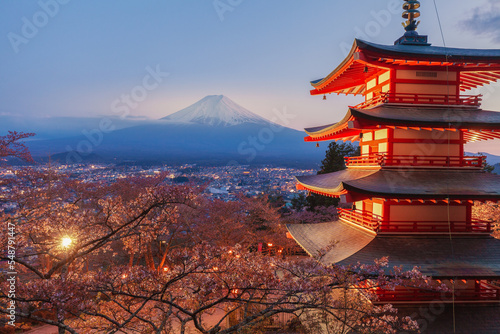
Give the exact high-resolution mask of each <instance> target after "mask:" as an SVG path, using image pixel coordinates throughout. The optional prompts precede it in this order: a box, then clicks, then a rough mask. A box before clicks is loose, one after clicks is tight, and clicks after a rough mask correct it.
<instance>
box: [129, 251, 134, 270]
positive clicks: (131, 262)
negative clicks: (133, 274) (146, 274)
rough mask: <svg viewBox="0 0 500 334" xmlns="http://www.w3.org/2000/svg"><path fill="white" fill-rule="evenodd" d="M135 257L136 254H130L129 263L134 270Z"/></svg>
mask: <svg viewBox="0 0 500 334" xmlns="http://www.w3.org/2000/svg"><path fill="white" fill-rule="evenodd" d="M134 255H135V253H132V254H130V259H129V261H128V266H129V268H132V266H133V265H134Z"/></svg>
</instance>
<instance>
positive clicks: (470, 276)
mask: <svg viewBox="0 0 500 334" xmlns="http://www.w3.org/2000/svg"><path fill="white" fill-rule="evenodd" d="M287 229H288V231H289V232H290V234H291V235H292V236H293V238H294V239H295V240H296V241H297V243H298V244H299V245H300V246H301V247H302V248H304V250H305V251H306V252H307V253H308V254H310V255H311V256H317V255H318V252H320V251H322V250H324V249H328V248H329V247H330V246H331V245H332V241H333V242H335V244H334V246H333V247H330V248H331V249H330V250H329V251H328V252H327V253H326V254H325V255H324V256H323V257H322V258H321V261H322V262H323V263H324V264H326V265H331V264H337V265H340V266H350V265H352V266H353V265H356V264H358V263H360V264H373V261H374V260H376V259H380V258H383V257H388V258H389V264H390V267H391V268H392V267H394V266H402V268H403V269H404V270H412V269H413V268H414V267H420V270H421V272H422V273H423V274H425V275H428V276H432V278H433V279H441V280H444V279H465V280H474V279H476V280H494V279H499V278H500V240H498V239H495V238H493V237H491V236H483V237H480V238H478V237H468V236H462V237H454V238H453V239H452V240H450V238H448V237H446V236H435V237H424V236H418V235H406V236H382V235H374V234H370V233H366V232H364V231H362V230H360V229H358V228H356V227H354V226H352V225H351V224H349V223H347V222H344V221H340V220H339V221H335V222H329V223H318V224H290V225H287ZM391 268H387V269H386V274H388V275H390V274H391V273H390V271H391V270H392V269H391ZM498 297H499V300H500V294H499V296H498ZM494 298H496V296H494ZM494 298H493V299H494Z"/></svg>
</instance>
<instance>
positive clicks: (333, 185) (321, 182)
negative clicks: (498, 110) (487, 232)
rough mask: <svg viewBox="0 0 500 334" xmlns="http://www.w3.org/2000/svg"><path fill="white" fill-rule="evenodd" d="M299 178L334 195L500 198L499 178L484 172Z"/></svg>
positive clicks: (365, 172)
mask: <svg viewBox="0 0 500 334" xmlns="http://www.w3.org/2000/svg"><path fill="white" fill-rule="evenodd" d="M296 178H297V181H298V182H299V184H300V185H302V187H304V188H305V189H307V190H310V191H313V192H317V193H321V194H325V195H333V196H338V195H340V194H341V193H342V192H345V191H349V192H355V193H360V194H368V195H376V196H379V197H386V198H404V199H406V198H419V199H443V198H447V199H451V200H460V199H463V200H474V199H477V200H481V199H491V200H498V199H500V176H498V175H493V174H489V173H485V172H482V171H469V170H466V171H457V170H452V171H446V170H411V169H410V170H405V171H404V172H402V171H398V170H373V169H346V170H342V171H339V172H334V173H328V174H322V175H310V176H297V177H296Z"/></svg>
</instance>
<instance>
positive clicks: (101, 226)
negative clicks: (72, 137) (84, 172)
mask: <svg viewBox="0 0 500 334" xmlns="http://www.w3.org/2000/svg"><path fill="white" fill-rule="evenodd" d="M8 187H9V189H8V190H9V191H8V193H7V195H6V196H7V200H8V201H10V203H12V204H13V205H14V206H15V210H13V211H11V212H9V213H7V212H2V214H1V221H2V226H7V225H8V224H9V223H10V224H11V225H12V226H15V231H16V232H15V243H16V255H15V257H14V258H13V259H11V258H9V257H8V256H7V255H6V254H3V255H2V257H1V260H9V261H10V260H12V261H14V262H15V268H16V271H17V272H18V276H17V278H18V279H17V282H16V294H15V297H14V299H13V300H14V301H15V303H16V316H17V317H21V318H22V319H31V320H35V321H39V322H42V323H46V324H52V325H54V326H57V327H58V328H59V332H60V333H65V332H69V333H88V332H96V333H104V332H106V333H117V332H119V331H122V332H134V331H135V332H139V333H186V332H187V331H188V330H195V331H197V332H199V333H207V334H208V333H234V332H237V331H240V332H241V331H249V332H252V333H257V332H258V326H259V325H261V324H266V323H267V322H269V321H271V320H272V319H273V317H275V316H276V315H280V314H288V315H289V316H290V317H292V318H299V319H301V321H303V323H304V326H305V328H306V329H307V328H309V329H310V330H312V331H313V332H314V328H313V327H314V324H315V323H317V320H318V319H323V320H324V323H326V324H327V325H325V326H329V327H328V328H338V326H342V328H343V330H345V331H346V332H347V330H354V331H357V332H359V333H364V332H366V333H368V332H369V333H396V332H398V331H400V330H405V331H407V332H408V331H412V330H415V329H416V324H415V322H413V321H412V320H411V319H409V318H404V319H399V318H398V317H397V316H396V315H395V311H394V310H393V309H392V308H390V307H387V308H383V309H377V308H374V307H373V306H371V304H370V303H369V302H368V300H369V299H370V298H375V297H374V296H371V295H370V294H369V293H368V292H366V293H363V295H362V296H361V295H360V294H359V293H360V290H359V289H357V288H356V287H357V286H359V285H360V283H361V282H363V281H366V280H370V281H372V283H371V284H372V285H374V286H377V285H379V286H383V287H384V288H385V289H390V288H391V287H394V286H396V285H409V286H417V287H425V288H433V287H429V286H428V285H427V283H426V282H425V281H426V280H425V277H423V276H422V275H420V274H419V273H418V271H411V272H402V271H401V270H398V269H397V268H394V269H393V271H392V273H391V274H390V275H387V276H386V275H385V274H384V273H383V271H382V268H383V267H384V266H387V263H386V262H385V261H381V262H377V263H375V264H374V265H372V266H355V267H350V268H341V267H337V266H324V265H322V264H321V261H320V260H321V259H320V257H321V254H318V258H315V259H309V258H307V259H299V260H291V259H283V258H282V257H278V256H274V257H273V256H265V255H263V254H261V253H259V252H256V251H255V248H254V247H252V246H253V245H254V243H255V242H256V241H259V240H263V241H267V240H269V241H273V242H278V243H279V242H286V240H285V241H284V240H282V239H284V235H285V233H284V228H283V222H282V221H281V219H280V217H279V214H278V212H277V209H276V208H272V207H271V206H269V205H268V203H267V202H266V201H265V200H262V199H261V200H259V199H257V200H256V199H250V198H246V197H244V196H241V197H239V198H238V199H237V200H236V201H228V202H223V201H217V200H210V199H208V198H205V197H203V195H202V194H201V192H202V189H200V188H197V187H194V186H179V185H171V184H169V183H168V182H166V178H165V175H159V176H158V177H150V178H147V177H146V178H134V177H130V178H127V179H118V180H117V181H114V182H104V181H99V182H96V181H86V180H75V179H72V178H70V177H69V176H67V175H64V174H60V173H57V172H55V171H51V170H49V171H48V172H38V171H35V170H32V169H26V170H25V171H23V172H20V173H19V174H18V177H17V178H16V179H15V180H14V182H12V183H11V184H9V185H8ZM7 233H8V231H7V230H6V229H3V230H2V231H0V247H2V249H6V247H7V242H8V239H9V238H8V235H7ZM266 238H269V239H266ZM280 238H282V239H280ZM132 255H133V257H132ZM1 284H2V285H0V286H1V288H0V313H2V314H5V315H8V314H9V310H7V309H6V307H5V306H2V305H5V302H7V301H8V300H9V297H8V295H9V286H8V284H7V282H6V280H5V279H2V282H1ZM352 296H357V297H356V298H358V299H362V300H365V301H366V302H365V303H359V302H353V301H354V300H356V299H353V298H354V297H352ZM347 297H349V298H347ZM308 319H309V321H308ZM311 319H312V320H311ZM308 326H309V327H308ZM335 326H337V327H335Z"/></svg>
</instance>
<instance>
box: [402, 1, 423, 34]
mask: <svg viewBox="0 0 500 334" xmlns="http://www.w3.org/2000/svg"><path fill="white" fill-rule="evenodd" d="M404 1H405V3H404V4H403V9H404V12H403V18H404V19H406V20H407V21H406V22H404V23H403V27H404V28H405V30H406V31H415V30H416V29H417V27H418V25H419V23H420V21H418V22H417V21H416V20H415V19H416V18H418V17H420V11H418V10H417V9H418V8H420V2H419V1H417V0H404Z"/></svg>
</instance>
